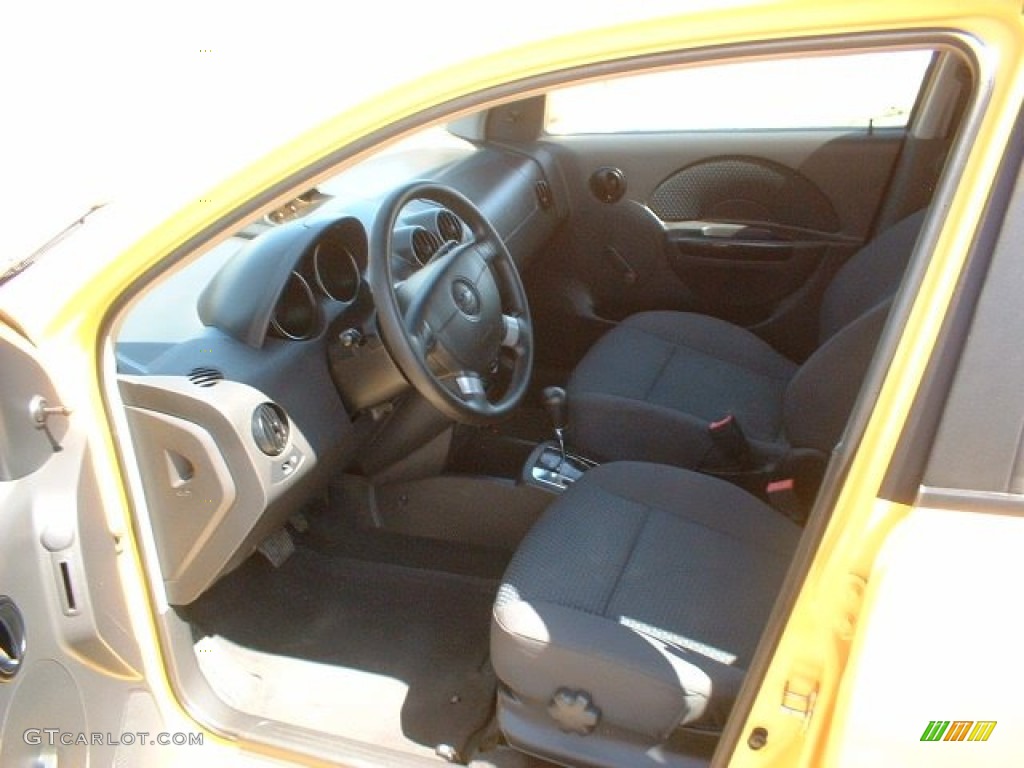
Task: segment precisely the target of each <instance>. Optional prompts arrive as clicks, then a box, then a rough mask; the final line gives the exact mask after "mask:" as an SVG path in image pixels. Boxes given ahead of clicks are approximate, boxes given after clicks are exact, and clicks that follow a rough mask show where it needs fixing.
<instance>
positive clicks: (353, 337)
mask: <svg viewBox="0 0 1024 768" xmlns="http://www.w3.org/2000/svg"><path fill="white" fill-rule="evenodd" d="M338 341H339V342H341V346H342V347H344V348H345V349H352V348H353V347H358V346H359V345H360V344H362V343H363V334H361V333H360V332H359V331H358V330H356V329H355V328H349V329H347V330H344V331H342V332H341V333H340V334H339V335H338Z"/></svg>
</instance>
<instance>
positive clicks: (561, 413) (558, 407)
mask: <svg viewBox="0 0 1024 768" xmlns="http://www.w3.org/2000/svg"><path fill="white" fill-rule="evenodd" d="M541 402H542V403H543V404H544V410H545V411H547V412H548V418H550V419H551V424H552V425H553V426H554V428H555V437H556V438H558V451H559V453H560V454H561V461H560V462H559V464H558V468H559V469H561V468H562V465H563V464H565V428H566V426H567V425H568V424H569V403H568V399H567V396H566V394H565V390H564V389H562V388H561V387H544V391H543V392H541Z"/></svg>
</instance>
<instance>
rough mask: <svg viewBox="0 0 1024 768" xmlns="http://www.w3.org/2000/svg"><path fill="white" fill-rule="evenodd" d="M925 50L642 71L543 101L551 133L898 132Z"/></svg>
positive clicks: (904, 120) (918, 80) (928, 53)
mask: <svg viewBox="0 0 1024 768" xmlns="http://www.w3.org/2000/svg"><path fill="white" fill-rule="evenodd" d="M932 55H933V52H932V51H883V52H877V53H860V54H846V55H828V56H822V55H817V56H810V57H800V58H794V59H781V60H778V59H773V60H765V59H761V60H757V61H745V62H740V63H730V64H720V65H712V66H706V67H694V68H688V69H678V70H671V71H661V72H651V73H644V74H641V75H633V76H630V77H621V78H616V79H610V80H603V81H600V82H596V83H587V84H585V85H580V86H573V87H569V88H564V89H561V90H557V91H553V92H551V93H549V94H548V103H547V117H546V126H547V131H548V132H549V133H551V134H556V135H567V134H581V133H634V132H654V131H721V130H758V129H761V130H767V129H776V130H777V129H810V128H868V127H876V128H882V127H901V126H905V125H906V124H907V121H908V120H909V119H910V113H911V111H912V110H913V108H914V104H915V102H916V101H917V95H918V92H919V90H920V88H921V82H922V80H923V78H924V74H925V71H926V69H927V67H928V64H929V63H930V61H931V59H932Z"/></svg>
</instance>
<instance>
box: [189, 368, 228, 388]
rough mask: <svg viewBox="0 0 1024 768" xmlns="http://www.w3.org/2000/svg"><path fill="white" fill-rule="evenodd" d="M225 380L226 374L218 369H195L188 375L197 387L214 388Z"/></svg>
mask: <svg viewBox="0 0 1024 768" xmlns="http://www.w3.org/2000/svg"><path fill="white" fill-rule="evenodd" d="M223 379H224V374H223V373H221V372H220V371H218V370H217V369H216V368H193V369H192V370H191V371H190V372H189V374H188V380H189V381H191V382H192V383H193V384H195V385H196V386H197V387H212V386H213V385H215V384H216V383H217V382H218V381H222V380H223Z"/></svg>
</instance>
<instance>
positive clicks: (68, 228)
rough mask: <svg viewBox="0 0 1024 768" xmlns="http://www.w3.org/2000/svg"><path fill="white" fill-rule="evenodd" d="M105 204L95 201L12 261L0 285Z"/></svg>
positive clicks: (0, 278) (29, 265) (1, 278)
mask: <svg viewBox="0 0 1024 768" xmlns="http://www.w3.org/2000/svg"><path fill="white" fill-rule="evenodd" d="M106 205H107V204H106V203H97V204H96V205H93V206H92V207H90V208H89V210H87V211H86V212H85V213H83V214H82V215H81V216H79V217H78V218H77V219H75V220H74V221H72V222H71V223H70V224H68V225H67V226H66V227H64V229H62V230H61V231H60V232H58V233H57V234H56V235H54V236H53V237H51V238H50V239H49V240H47V241H46V242H45V243H43V244H42V245H41V246H39V247H38V248H36V249H35V250H34V251H32V253H30V254H29V255H28V256H26V257H25V258H24V259H21V260H20V261H16V262H14V263H13V264H12V265H11V266H9V267H8V268H7V269H5V270H4V271H3V274H0V285H3V284H4V283H6V282H7V281H8V280H10V279H12V278H14V277H17V276H18V275H20V274H21V273H22V272H24V271H25V270H26V269H28V268H29V267H31V266H32V264H33V263H35V260H36V259H38V258H39V257H40V256H42V255H43V254H44V253H46V252H47V251H48V250H50V249H51V248H53V247H54V246H55V245H57V243H59V242H60V241H61V240H63V239H64V238H65V237H67V236H68V235H70V234H71V233H72V232H74V231H75V230H76V229H78V227H80V226H82V224H84V223H85V220H86V219H87V218H89V217H90V216H92V215H93V214H94V213H96V211H98V210H99V209H100V208H103V207H104V206H106Z"/></svg>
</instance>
